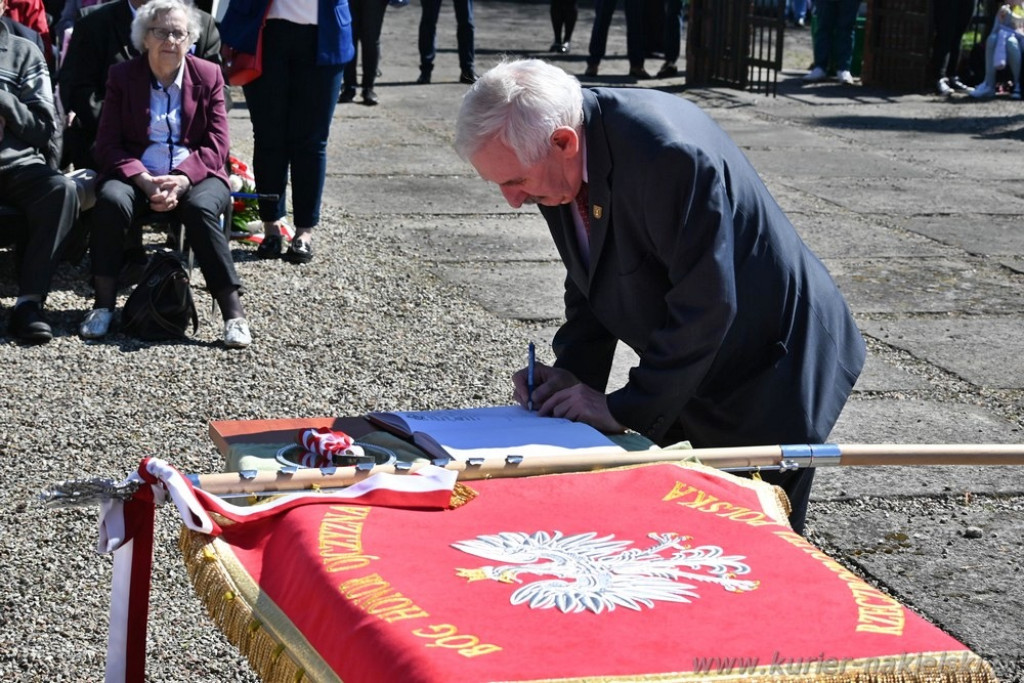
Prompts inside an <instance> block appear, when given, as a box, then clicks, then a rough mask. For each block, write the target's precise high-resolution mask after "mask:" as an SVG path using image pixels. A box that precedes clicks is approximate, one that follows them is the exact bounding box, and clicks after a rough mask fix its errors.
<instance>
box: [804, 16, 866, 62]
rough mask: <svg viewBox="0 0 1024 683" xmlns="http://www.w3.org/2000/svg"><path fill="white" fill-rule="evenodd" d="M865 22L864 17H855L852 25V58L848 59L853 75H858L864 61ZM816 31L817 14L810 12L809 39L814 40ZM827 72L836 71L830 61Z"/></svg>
mask: <svg viewBox="0 0 1024 683" xmlns="http://www.w3.org/2000/svg"><path fill="white" fill-rule="evenodd" d="M866 23H867V18H866V17H857V21H856V23H855V24H854V25H853V59H852V60H851V61H850V73H851V74H853V75H854V76H857V77H860V69H861V65H862V64H863V62H864V25H865V24H866ZM817 31H818V15H817V14H814V13H811V40H812V41H813V40H814V34H815V33H817ZM826 71H828V73H829V74H834V73H835V72H836V65H835V64H832V63H831V62H830V63H829V65H828V69H826Z"/></svg>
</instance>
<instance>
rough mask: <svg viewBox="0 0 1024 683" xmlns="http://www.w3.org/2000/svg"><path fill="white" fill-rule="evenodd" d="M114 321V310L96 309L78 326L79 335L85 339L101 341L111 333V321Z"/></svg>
mask: <svg viewBox="0 0 1024 683" xmlns="http://www.w3.org/2000/svg"><path fill="white" fill-rule="evenodd" d="M113 319H114V309H112V308H94V309H92V310H91V311H89V315H87V316H85V320H83V321H82V324H81V325H79V326H78V334H79V335H80V336H81V337H82V338H83V339H99V338H100V337H103V336H105V335H106V334H107V332H109V331H110V321H111V320H113Z"/></svg>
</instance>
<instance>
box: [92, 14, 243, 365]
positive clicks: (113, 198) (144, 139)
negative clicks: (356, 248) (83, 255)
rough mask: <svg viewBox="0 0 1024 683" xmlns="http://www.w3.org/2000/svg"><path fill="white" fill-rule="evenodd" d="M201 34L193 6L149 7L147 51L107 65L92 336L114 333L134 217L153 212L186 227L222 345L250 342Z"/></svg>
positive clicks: (220, 107) (137, 23)
mask: <svg viewBox="0 0 1024 683" xmlns="http://www.w3.org/2000/svg"><path fill="white" fill-rule="evenodd" d="M199 30H200V24H199V16H198V10H197V9H196V8H195V7H194V6H192V5H191V4H186V3H185V2H184V0H149V2H147V3H146V4H145V5H143V6H142V7H140V8H139V11H138V12H137V13H136V15H135V19H134V21H133V22H132V42H133V43H134V45H135V46H136V48H138V50H139V51H140V52H142V54H141V55H140V56H139V57H136V58H134V59H132V60H131V61H128V62H124V63H122V64H115V65H114V66H112V67H111V68H110V76H109V77H108V79H107V88H106V101H105V102H104V104H103V114H102V116H101V117H100V127H99V132H98V133H97V135H96V147H95V154H96V160H97V161H98V162H99V171H100V173H101V174H102V185H100V189H99V192H98V194H97V198H96V206H95V208H94V209H93V210H92V213H93V227H92V235H91V237H90V242H89V248H90V253H91V255H92V273H93V280H94V285H95V288H96V302H95V307H94V308H93V310H92V311H90V312H89V314H88V316H86V318H85V320H84V321H83V322H82V325H81V327H80V328H79V333H80V334H81V335H82V337H84V338H86V339H96V338H99V337H102V336H104V335H105V334H107V332H108V331H109V329H110V323H111V320H112V318H113V314H114V306H115V304H116V301H117V276H118V273H119V272H120V270H121V264H122V259H123V252H124V241H125V236H126V234H127V233H128V230H129V228H130V227H131V224H132V221H133V219H134V218H135V217H136V216H138V215H139V214H140V213H142V212H145V211H150V210H152V211H158V212H173V213H174V214H175V215H176V217H177V218H178V219H180V220H181V222H182V224H183V225H184V226H185V235H186V237H187V239H188V241H189V244H190V245H191V247H192V251H193V252H195V255H196V260H197V261H198V262H199V268H200V270H202V271H203V277H204V278H205V279H206V286H207V288H208V289H209V290H210V292H211V293H212V294H213V296H214V298H215V299H216V300H217V304H218V305H219V306H220V310H221V314H222V315H223V317H224V344H225V346H227V347H228V348H242V347H245V346H248V345H249V344H250V342H251V341H252V339H251V337H250V335H249V325H248V323H247V322H246V320H245V314H244V312H243V311H242V302H241V299H240V297H239V292H238V290H239V287H240V286H241V283H240V281H239V279H238V274H237V273H236V272H235V266H234V263H233V262H232V260H231V249H230V247H229V245H228V240H227V236H226V235H225V234H224V231H223V230H222V229H221V225H220V216H221V214H222V213H223V212H224V210H225V209H226V208H227V205H228V201H229V200H230V190H229V189H228V179H227V173H226V172H225V165H226V162H227V156H228V120H227V111H226V110H225V109H224V78H223V76H222V75H221V70H220V67H219V66H217V65H216V64H212V63H210V62H208V61H205V60H202V59H196V58H195V57H193V56H191V55H189V54H188V51H189V48H190V47H191V45H192V43H193V42H194V41H195V39H196V38H197V37H198V35H199Z"/></svg>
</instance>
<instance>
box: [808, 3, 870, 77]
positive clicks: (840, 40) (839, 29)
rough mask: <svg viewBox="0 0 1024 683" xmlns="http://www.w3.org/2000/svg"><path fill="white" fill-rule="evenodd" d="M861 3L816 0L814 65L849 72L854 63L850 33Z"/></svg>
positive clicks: (826, 69)
mask: <svg viewBox="0 0 1024 683" xmlns="http://www.w3.org/2000/svg"><path fill="white" fill-rule="evenodd" d="M858 10H860V0H815V2H814V15H815V16H816V17H817V18H818V21H817V26H816V28H815V30H814V66H817V67H821V68H822V69H824V70H825V71H828V67H829V63H830V62H831V63H832V64H834V65H835V67H836V71H849V70H850V64H851V63H852V62H853V30H854V26H855V24H856V23H857V12H858Z"/></svg>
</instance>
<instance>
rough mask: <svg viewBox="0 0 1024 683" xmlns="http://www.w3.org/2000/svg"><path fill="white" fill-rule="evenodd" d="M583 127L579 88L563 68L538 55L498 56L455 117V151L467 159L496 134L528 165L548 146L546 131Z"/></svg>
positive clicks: (468, 94)
mask: <svg viewBox="0 0 1024 683" xmlns="http://www.w3.org/2000/svg"><path fill="white" fill-rule="evenodd" d="M565 126H568V127H570V128H572V129H573V130H575V131H577V132H582V130H583V90H582V88H581V86H580V83H579V81H577V80H576V77H575V76H572V75H570V74H568V73H566V72H565V71H563V70H562V69H560V68H558V67H557V66H554V65H552V64H548V63H547V62H544V61H541V60H539V59H519V60H508V59H506V60H503V61H502V62H501V63H500V64H498V65H497V66H495V67H494V68H493V69H491V70H489V71H488V72H487V73H485V74H484V75H483V76H481V77H480V79H479V80H478V81H477V82H476V83H474V84H473V86H472V87H471V88H470V89H469V92H467V93H466V96H465V97H464V98H463V100H462V106H461V107H460V108H459V115H458V118H457V119H456V123H455V151H456V153H457V154H458V155H459V156H460V157H462V158H463V159H465V160H467V161H468V160H469V159H470V158H471V157H472V156H473V155H474V154H476V152H477V151H478V150H479V149H480V148H481V147H482V146H483V145H484V144H485V143H487V142H488V141H490V140H493V139H497V140H499V141H500V142H502V143H503V144H504V145H506V146H507V147H508V148H509V149H512V150H514V151H515V153H516V157H517V158H518V159H519V162H520V163H522V164H523V165H524V166H532V165H534V164H535V163H537V162H539V161H540V160H541V159H543V158H544V157H545V155H547V153H548V152H549V151H550V149H551V134H552V133H553V132H554V131H555V130H556V129H557V128H561V127H565Z"/></svg>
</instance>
